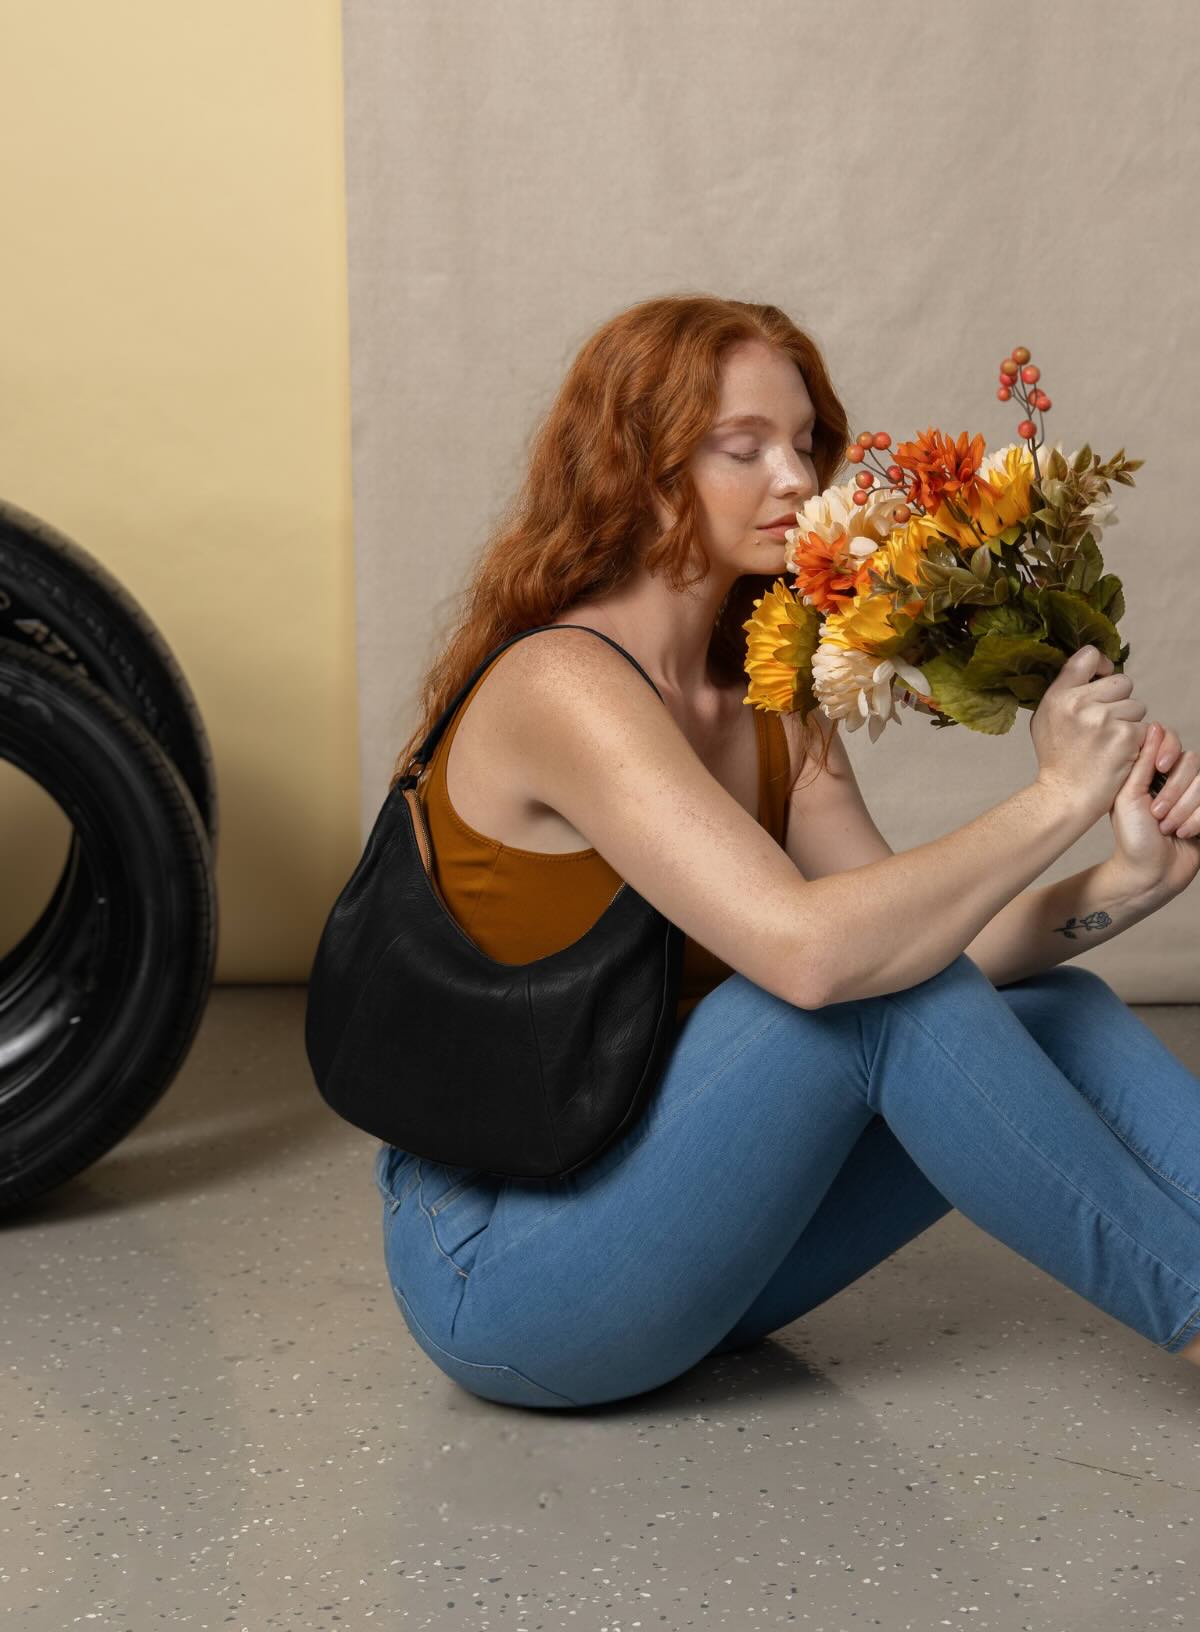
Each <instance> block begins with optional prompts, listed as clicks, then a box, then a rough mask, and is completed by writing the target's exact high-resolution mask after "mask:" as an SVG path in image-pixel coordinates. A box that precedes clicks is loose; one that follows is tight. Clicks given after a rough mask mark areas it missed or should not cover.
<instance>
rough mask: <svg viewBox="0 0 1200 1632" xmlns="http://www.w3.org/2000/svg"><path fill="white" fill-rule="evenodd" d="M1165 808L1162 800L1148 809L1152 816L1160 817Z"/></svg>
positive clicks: (1164, 802)
mask: <svg viewBox="0 0 1200 1632" xmlns="http://www.w3.org/2000/svg"><path fill="white" fill-rule="evenodd" d="M1166 808H1167V806H1166V801H1165V800H1163V799H1160V800H1159V801H1158V803H1157V804H1156V805H1151V807H1150V809H1151V810H1152V811H1153V812H1154V814H1155V815H1156V816H1161V815H1162V813H1163V812H1164V811H1165V810H1166Z"/></svg>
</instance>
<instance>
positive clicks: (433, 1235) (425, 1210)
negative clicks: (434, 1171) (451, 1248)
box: [417, 1162, 467, 1281]
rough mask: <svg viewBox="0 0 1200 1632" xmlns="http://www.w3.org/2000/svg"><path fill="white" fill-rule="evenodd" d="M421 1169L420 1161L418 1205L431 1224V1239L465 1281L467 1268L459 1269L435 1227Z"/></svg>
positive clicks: (441, 1254) (440, 1253)
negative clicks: (427, 1204) (445, 1249)
mask: <svg viewBox="0 0 1200 1632" xmlns="http://www.w3.org/2000/svg"><path fill="white" fill-rule="evenodd" d="M420 1169H421V1164H420V1162H418V1163H417V1173H418V1178H417V1205H418V1206H419V1207H420V1209H421V1211H422V1212H423V1213H424V1215H425V1222H426V1224H428V1225H429V1239H430V1240H431V1241H432V1242H433V1245H434V1249H435V1250H436V1251H437V1253H438V1254H439V1256H440V1257H442V1258H444V1259H445V1260H446V1262H447V1263H448V1264H449V1265H450V1268H451V1269H452V1270H453V1271H454V1273H455V1274H456V1275H461V1276H462V1278H463V1280H464V1281H465V1280H466V1278H467V1272H466V1270H465V1269H459V1267H458V1265H457V1264H456V1263H455V1262H454V1259H453V1258H451V1257H450V1255H449V1254H448V1253H447V1252H445V1251H444V1250H443V1248H442V1243H441V1242H440V1241H439V1240H438V1238H437V1231H436V1230H435V1229H434V1227H433V1215H432V1214H431V1213H430V1211H429V1208H428V1207H426V1205H425V1198H424V1191H423V1189H422V1181H421V1178H420Z"/></svg>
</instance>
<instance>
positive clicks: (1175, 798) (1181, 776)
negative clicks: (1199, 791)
mask: <svg viewBox="0 0 1200 1632" xmlns="http://www.w3.org/2000/svg"><path fill="white" fill-rule="evenodd" d="M1197 771H1200V755H1198V754H1196V753H1194V752H1193V751H1192V750H1190V749H1189V750H1188V752H1187V753H1185V754H1182V755H1181V756H1180V757H1179V759H1178V760H1176V762H1175V768H1174V769H1173V770H1172V772H1171V774H1170V775H1169V776H1168V777H1167V780H1166V781H1165V782H1164V783H1163V785H1162V787H1161V788H1160V789H1159V790H1158V792H1157V794H1155V796H1154V803H1153V804H1152V805H1151V806H1150V812H1151V815H1153V816H1163V815H1166V814H1168V813H1169V812H1170V811H1171V810H1172V808H1173V807H1174V806H1175V805H1176V804H1178V802H1179V800H1180V799H1181V798H1182V797H1183V795H1184V793H1185V792H1186V791H1187V789H1188V788H1189V787H1191V785H1192V783H1193V782H1194V781H1195V778H1196V773H1197Z"/></svg>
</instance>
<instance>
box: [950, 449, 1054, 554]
mask: <svg viewBox="0 0 1200 1632" xmlns="http://www.w3.org/2000/svg"><path fill="white" fill-rule="evenodd" d="M979 474H980V476H981V477H982V478H983V479H984V480H985V481H987V482H988V483H990V485H991V486H992V487H993V488H995V489H996V491H995V493H989V492H988V491H987V489H986V488H984V487H982V486H981V487H979V488H977V489H976V490H975V491H974V492H972V493H971V494H970V495H969V496H968V498H967V500H966V504H965V508H966V509H967V510H968V511H969V512H970V514H971V517H972V519H973V520H974V522H975V526H974V527H972V526H971V525H970V523H968V522H967V521H964V520H960V519H959V518H958V517H956V516H954V515H952V514H951V513H950V510H949V508H948V507H947V505H946V504H945V503H944V502H943V503H942V504H940V505H939V506H938V508H937V510H935V511H934V515H933V520H934V522H935V523H936V525H937V528H938V530H939V531H941V532H943V533H946V534H947V535H948V536H949V537H951V538H953V539H954V540H955V541H956V542H957V543H958V544H959V546H960V547H961V548H963V549H967V550H973V549H975V547H976V546H977V545H978V544H980V543H981V542H982V541H983V540H984V539H989V538H996V537H998V536H999V534H1001V533H1002V532H1004V530H1005V528H1006V527H1011V526H1012V525H1013V524H1014V522H1018V521H1024V520H1025V518H1026V516H1028V514H1029V512H1030V509H1031V508H1032V505H1031V501H1030V496H1029V487H1030V483H1031V482H1032V481H1033V455H1032V454H1031V453H1030V451H1029V448H1028V446H1027V444H1026V443H1024V442H1013V443H1012V444H1010V446H1009V447H1007V448H998V449H997V450H996V452H995V453H990V454H989V455H988V456H987V458H986V459H985V460H984V462H983V464H982V465H981V466H980V467H979ZM963 507H964V506H963V503H962V501H961V499H960V500H959V508H960V509H962V508H963Z"/></svg>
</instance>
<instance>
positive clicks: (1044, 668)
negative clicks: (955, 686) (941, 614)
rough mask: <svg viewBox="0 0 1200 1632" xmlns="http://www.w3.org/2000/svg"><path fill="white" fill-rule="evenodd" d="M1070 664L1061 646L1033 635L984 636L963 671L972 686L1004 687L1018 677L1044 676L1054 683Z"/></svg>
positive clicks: (968, 683) (966, 681)
mask: <svg viewBox="0 0 1200 1632" xmlns="http://www.w3.org/2000/svg"><path fill="white" fill-rule="evenodd" d="M1065 661H1066V657H1065V654H1064V653H1063V652H1061V651H1060V650H1059V649H1058V647H1057V646H1051V645H1049V644H1048V643H1047V642H1046V641H1044V640H1034V639H1032V638H1031V637H1030V636H1029V635H983V636H981V637H980V639H979V641H978V643H977V644H976V647H975V652H974V655H973V656H972V658H971V660H970V662H969V663H968V664H967V666H966V669H965V670H964V671H963V681H964V683H965V684H966V685H968V686H977V687H979V688H981V689H982V688H984V687H988V686H1004V685H1007V684H1008V682H1009V680H1010V679H1012V677H1013V676H1015V675H1022V674H1030V673H1041V674H1042V675H1043V676H1045V677H1046V678H1048V679H1053V678H1054V676H1055V675H1056V674H1057V673H1058V671H1059V669H1061V668H1062V666H1063V664H1064V662H1065Z"/></svg>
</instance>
